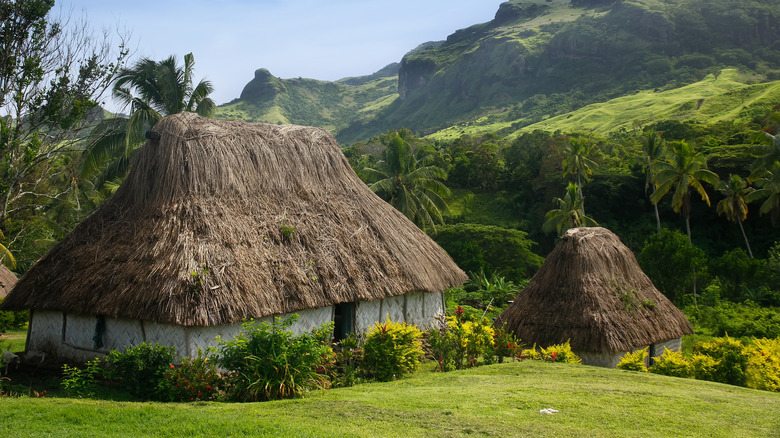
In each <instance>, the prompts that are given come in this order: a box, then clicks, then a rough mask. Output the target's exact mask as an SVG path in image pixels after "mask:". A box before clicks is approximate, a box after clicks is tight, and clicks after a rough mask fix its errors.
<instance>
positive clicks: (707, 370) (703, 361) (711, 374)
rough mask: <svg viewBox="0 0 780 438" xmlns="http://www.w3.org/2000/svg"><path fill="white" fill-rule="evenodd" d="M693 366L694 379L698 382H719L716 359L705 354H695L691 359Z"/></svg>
mask: <svg viewBox="0 0 780 438" xmlns="http://www.w3.org/2000/svg"><path fill="white" fill-rule="evenodd" d="M691 366H692V367H693V377H695V378H696V380H707V381H710V382H717V380H716V374H717V370H716V369H717V366H718V361H717V360H715V359H714V358H712V357H710V356H707V355H704V354H698V353H697V354H694V355H693V357H692V358H691Z"/></svg>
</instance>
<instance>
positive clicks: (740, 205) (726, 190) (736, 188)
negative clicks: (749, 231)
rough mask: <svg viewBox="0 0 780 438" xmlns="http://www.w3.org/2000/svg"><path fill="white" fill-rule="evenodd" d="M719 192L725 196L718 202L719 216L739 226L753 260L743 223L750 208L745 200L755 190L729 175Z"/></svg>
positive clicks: (736, 176) (737, 177)
mask: <svg viewBox="0 0 780 438" xmlns="http://www.w3.org/2000/svg"><path fill="white" fill-rule="evenodd" d="M718 190H719V191H720V193H722V194H723V196H724V198H723V199H721V200H720V202H718V206H717V211H718V214H722V215H724V216H726V218H727V219H728V220H730V221H732V222H736V223H737V225H739V230H740V231H742V237H743V238H744V239H745V246H747V251H748V255H749V256H750V258H751V259H752V258H753V251H752V250H751V249H750V242H749V241H748V238H747V235H746V234H745V228H744V227H743V226H742V222H744V221H745V219H747V214H748V206H747V201H746V200H745V198H746V197H747V196H749V195H750V193H751V192H753V191H754V189H753V188H752V187H750V186H748V183H747V181H745V180H744V179H742V177H740V176H739V175H729V179H727V180H726V181H722V182H721V183H720V187H719V188H718Z"/></svg>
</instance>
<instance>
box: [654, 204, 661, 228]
mask: <svg viewBox="0 0 780 438" xmlns="http://www.w3.org/2000/svg"><path fill="white" fill-rule="evenodd" d="M653 207H654V208H655V223H656V225H657V226H658V231H659V232H660V231H661V216H659V215H658V204H653Z"/></svg>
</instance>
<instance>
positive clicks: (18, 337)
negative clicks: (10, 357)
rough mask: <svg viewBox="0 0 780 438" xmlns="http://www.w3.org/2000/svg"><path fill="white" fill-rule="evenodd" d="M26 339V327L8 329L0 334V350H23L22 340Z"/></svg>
mask: <svg viewBox="0 0 780 438" xmlns="http://www.w3.org/2000/svg"><path fill="white" fill-rule="evenodd" d="M26 339H27V329H26V328H24V329H8V330H6V331H5V333H3V334H2V335H0V350H2V351H6V350H8V349H9V348H8V347H9V344H10V351H12V352H18V351H24V342H25V340H26Z"/></svg>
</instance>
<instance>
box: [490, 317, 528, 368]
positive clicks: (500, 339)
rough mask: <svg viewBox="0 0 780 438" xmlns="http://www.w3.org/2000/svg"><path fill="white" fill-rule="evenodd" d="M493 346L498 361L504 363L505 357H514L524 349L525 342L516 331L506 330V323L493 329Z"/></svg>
mask: <svg viewBox="0 0 780 438" xmlns="http://www.w3.org/2000/svg"><path fill="white" fill-rule="evenodd" d="M493 347H494V349H495V353H496V357H497V359H498V363H502V362H503V361H504V358H506V357H512V358H514V357H515V356H516V355H517V354H518V353H519V352H520V351H522V349H523V344H522V343H521V342H520V339H517V336H515V334H514V333H512V332H509V331H507V330H506V323H504V325H503V326H501V327H499V328H495V329H493Z"/></svg>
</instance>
